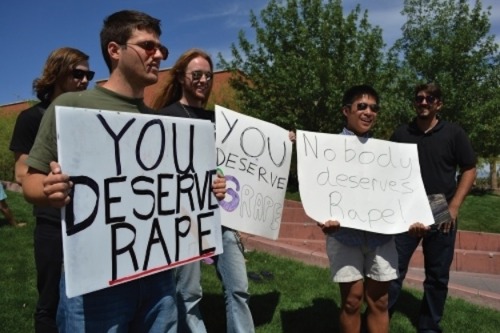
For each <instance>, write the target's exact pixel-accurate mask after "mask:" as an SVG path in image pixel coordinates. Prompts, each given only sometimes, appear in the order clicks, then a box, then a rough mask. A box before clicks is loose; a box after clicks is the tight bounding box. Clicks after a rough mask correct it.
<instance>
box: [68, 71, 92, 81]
mask: <svg viewBox="0 0 500 333" xmlns="http://www.w3.org/2000/svg"><path fill="white" fill-rule="evenodd" d="M71 74H72V75H73V77H74V78H75V79H77V80H83V77H86V78H87V81H92V79H93V78H94V75H95V72H93V71H85V70H83V69H77V68H75V69H73V71H72V72H71Z"/></svg>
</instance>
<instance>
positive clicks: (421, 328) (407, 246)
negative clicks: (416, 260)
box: [389, 227, 457, 333]
mask: <svg viewBox="0 0 500 333" xmlns="http://www.w3.org/2000/svg"><path fill="white" fill-rule="evenodd" d="M456 234H457V231H456V227H455V228H454V230H453V231H451V232H450V233H448V234H443V233H442V232H441V231H438V230H436V229H433V230H431V231H430V232H429V233H428V234H427V235H425V236H424V237H422V238H417V237H412V236H410V235H409V234H408V233H407V232H406V233H403V234H399V235H396V238H395V241H396V248H397V250H398V269H399V278H398V279H396V280H393V281H392V282H391V285H390V287H389V312H390V313H391V314H392V313H393V312H394V307H395V304H396V301H397V299H398V297H399V294H400V293H401V288H402V286H403V280H404V278H405V276H406V273H407V272H408V265H409V262H410V259H411V256H412V255H413V252H415V249H416V248H417V246H418V244H419V242H420V240H422V250H423V255H424V267H425V280H424V296H423V299H422V304H421V306H420V314H419V318H418V324H417V325H418V327H417V329H418V332H422V333H423V332H442V329H441V327H440V326H439V323H440V321H441V318H442V317H443V313H444V305H445V302H446V297H447V296H448V281H449V278H450V266H451V263H452V261H453V256H454V252H455V238H456Z"/></svg>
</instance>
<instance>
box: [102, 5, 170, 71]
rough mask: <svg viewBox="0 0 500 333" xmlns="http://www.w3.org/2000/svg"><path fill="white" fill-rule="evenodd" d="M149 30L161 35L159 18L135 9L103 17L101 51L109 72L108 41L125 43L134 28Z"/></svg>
mask: <svg viewBox="0 0 500 333" xmlns="http://www.w3.org/2000/svg"><path fill="white" fill-rule="evenodd" d="M135 29H137V30H149V31H153V32H154V33H156V34H157V35H158V36H161V28H160V20H158V19H156V18H154V17H152V16H149V15H148V14H146V13H143V12H139V11H135V10H122V11H119V12H116V13H114V14H111V15H109V16H108V17H106V18H105V19H104V25H103V27H102V29H101V52H102V56H103V57H104V61H105V62H106V65H107V66H108V69H109V71H110V72H111V70H112V68H111V58H110V57H109V54H108V45H109V43H110V42H116V43H118V44H120V45H125V44H126V43H127V41H128V40H129V39H130V37H131V36H132V33H133V32H134V30H135Z"/></svg>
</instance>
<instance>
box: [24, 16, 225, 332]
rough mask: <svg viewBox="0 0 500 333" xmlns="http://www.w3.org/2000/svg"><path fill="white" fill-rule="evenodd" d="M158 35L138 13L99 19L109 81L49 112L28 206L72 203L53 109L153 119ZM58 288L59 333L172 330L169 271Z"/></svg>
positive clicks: (27, 186) (29, 182)
mask: <svg viewBox="0 0 500 333" xmlns="http://www.w3.org/2000/svg"><path fill="white" fill-rule="evenodd" d="M160 35H161V28H160V20H158V19H156V18H154V17H151V16H150V15H148V14H145V13H142V12H138V11H133V10H123V11H119V12H116V13H113V14H111V15H110V16H108V17H107V18H106V19H105V20H104V25H103V27H102V29H101V33H100V39H101V50H102V54H103V57H104V59H105V61H106V64H107V66H108V68H109V70H110V77H109V79H108V81H106V83H104V84H103V85H102V86H96V87H95V88H94V89H91V90H87V91H85V92H81V93H67V94H63V95H61V96H59V97H58V98H57V99H56V100H54V102H52V104H51V105H50V106H49V107H48V109H47V112H46V113H45V115H44V117H43V119H42V123H41V124H40V130H39V131H38V134H37V137H36V140H35V144H34V145H33V148H32V149H31V151H30V154H29V157H28V159H27V164H28V166H29V169H28V173H27V175H26V177H25V178H24V179H23V191H24V196H25V198H26V199H27V200H28V201H30V202H32V203H35V204H44V205H50V206H53V207H63V206H65V205H67V204H68V203H69V202H70V200H71V197H70V196H69V194H70V193H71V189H72V186H73V184H72V183H71V182H70V177H69V176H68V175H67V174H64V173H62V170H61V167H60V165H59V164H58V163H57V142H56V128H55V106H56V105H61V106H71V107H79V108H90V109H101V110H110V111H117V112H130V113H152V110H151V109H150V108H148V107H147V106H146V105H145V104H144V88H145V87H146V86H148V85H151V84H154V83H156V81H157V80H158V72H159V68H160V63H161V61H162V60H166V59H167V57H168V49H167V48H166V47H165V46H164V45H163V44H161V43H160ZM96 149H99V148H98V147H97V148H96ZM95 163H96V165H98V163H99V161H95ZM213 192H214V193H215V196H216V197H217V198H223V197H224V194H225V181H224V179H217V180H216V181H215V183H214V185H213ZM101 223H104V221H101ZM92 245H93V244H89V246H92ZM64 290H65V280H64V276H62V278H61V291H63V292H62V293H61V300H60V302H59V308H58V315H57V321H58V327H59V330H60V332H63V333H64V332H68V333H69V332H71V333H83V332H134V333H142V332H151V333H152V332H172V333H174V332H177V309H176V306H175V286H174V280H173V275H172V273H171V272H170V271H168V270H167V271H162V272H159V273H156V274H153V275H149V276H146V277H143V278H140V279H136V280H132V281H129V282H125V283H122V284H118V285H115V286H112V287H108V288H105V289H101V290H97V291H94V292H90V293H87V294H84V295H82V296H77V297H72V298H68V297H67V296H66V294H65V292H64Z"/></svg>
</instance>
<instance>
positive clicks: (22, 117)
mask: <svg viewBox="0 0 500 333" xmlns="http://www.w3.org/2000/svg"><path fill="white" fill-rule="evenodd" d="M48 106H49V103H43V102H42V103H38V104H36V105H33V106H32V107H30V108H29V109H26V110H24V111H22V112H21V113H20V114H19V115H18V116H17V119H16V124H15V126H14V131H13V133H12V138H11V140H10V147H9V149H10V150H11V151H12V152H14V153H21V154H28V153H29V152H30V150H31V147H33V143H34V142H35V138H36V133H38V128H39V127H40V122H41V121H42V117H43V113H44V112H45V110H46V109H47V107H48Z"/></svg>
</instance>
